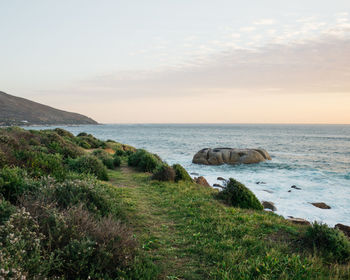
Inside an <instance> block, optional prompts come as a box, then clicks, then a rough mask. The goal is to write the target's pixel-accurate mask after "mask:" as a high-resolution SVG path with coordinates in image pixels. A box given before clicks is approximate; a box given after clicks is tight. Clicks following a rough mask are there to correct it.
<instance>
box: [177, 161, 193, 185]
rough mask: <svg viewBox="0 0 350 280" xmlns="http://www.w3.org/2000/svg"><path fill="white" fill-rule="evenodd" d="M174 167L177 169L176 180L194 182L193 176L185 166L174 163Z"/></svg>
mask: <svg viewBox="0 0 350 280" xmlns="http://www.w3.org/2000/svg"><path fill="white" fill-rule="evenodd" d="M173 169H174V171H175V182H178V181H187V182H192V178H191V176H190V175H189V174H188V173H187V171H186V169H185V168H183V167H182V166H181V165H180V164H174V165H173Z"/></svg>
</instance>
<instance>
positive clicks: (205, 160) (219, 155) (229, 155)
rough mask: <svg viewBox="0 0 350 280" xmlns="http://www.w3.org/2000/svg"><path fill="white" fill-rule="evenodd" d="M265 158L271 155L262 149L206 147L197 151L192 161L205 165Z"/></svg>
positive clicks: (267, 158)
mask: <svg viewBox="0 0 350 280" xmlns="http://www.w3.org/2000/svg"><path fill="white" fill-rule="evenodd" d="M265 160H271V157H270V155H269V154H268V152H266V151H265V150H264V149H232V148H215V149H209V148H206V149H202V150H200V151H199V152H197V153H196V154H195V155H194V157H193V160H192V162H193V163H198V164H206V165H220V164H224V163H227V164H239V163H245V164H250V163H259V162H262V161H265Z"/></svg>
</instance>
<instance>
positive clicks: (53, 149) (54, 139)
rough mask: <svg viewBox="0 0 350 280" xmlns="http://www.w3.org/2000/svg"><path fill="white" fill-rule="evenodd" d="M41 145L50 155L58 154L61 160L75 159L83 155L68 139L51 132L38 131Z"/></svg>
mask: <svg viewBox="0 0 350 280" xmlns="http://www.w3.org/2000/svg"><path fill="white" fill-rule="evenodd" d="M39 136H40V141H41V144H42V145H43V146H45V147H47V148H48V150H49V153H51V154H56V153H58V154H60V155H62V156H63V158H76V157H78V156H80V155H82V154H83V151H82V150H81V148H79V147H78V146H77V145H76V144H74V143H73V142H72V139H70V138H67V137H66V138H64V137H62V136H60V135H59V134H58V133H56V132H55V131H53V130H41V131H40V134H39Z"/></svg>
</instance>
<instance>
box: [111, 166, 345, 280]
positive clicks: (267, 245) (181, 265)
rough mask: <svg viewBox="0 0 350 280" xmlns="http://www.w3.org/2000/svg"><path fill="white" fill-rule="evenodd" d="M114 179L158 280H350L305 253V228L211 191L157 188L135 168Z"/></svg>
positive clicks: (116, 173) (194, 187)
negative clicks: (218, 197) (225, 200)
mask: <svg viewBox="0 0 350 280" xmlns="http://www.w3.org/2000/svg"><path fill="white" fill-rule="evenodd" d="M109 176H110V178H111V179H110V182H111V183H112V184H113V185H114V186H115V187H116V190H117V192H118V195H119V196H120V198H121V200H122V202H123V208H124V210H125V211H126V216H127V222H128V223H129V224H130V225H131V227H132V228H133V230H134V232H135V234H136V238H137V239H138V241H139V242H140V244H141V247H142V251H143V252H144V253H145V255H146V256H147V258H149V260H150V261H151V262H153V263H154V264H156V266H157V267H158V268H159V273H158V279H227V280H230V279H232V280H233V279H247V280H248V279H349V278H350V273H349V266H347V265H345V266H341V265H329V266H327V265H325V264H324V263H323V261H322V259H321V258H319V257H315V256H313V255H312V250H307V249H305V248H303V247H302V246H303V245H302V244H301V243H300V236H301V235H302V233H303V231H304V230H305V228H304V227H302V226H296V225H292V224H290V223H289V222H287V221H286V220H284V219H283V218H282V217H280V216H277V215H275V214H273V213H266V212H263V211H261V212H259V211H250V210H243V209H238V208H232V207H226V206H225V205H223V204H222V203H220V202H218V201H217V200H215V199H213V193H214V192H215V191H214V190H213V189H211V188H206V187H202V186H199V185H196V184H192V183H169V182H156V181H152V180H151V179H150V176H149V174H145V173H138V172H135V171H134V170H133V169H130V168H128V167H127V166H122V167H121V168H119V169H118V170H116V171H110V174H109ZM144 279H152V278H147V277H145V278H144ZM153 279H154V278H153Z"/></svg>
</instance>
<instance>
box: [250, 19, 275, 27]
mask: <svg viewBox="0 0 350 280" xmlns="http://www.w3.org/2000/svg"><path fill="white" fill-rule="evenodd" d="M275 23H276V21H275V20H274V19H271V18H265V19H260V20H257V21H254V24H255V25H272V24H275Z"/></svg>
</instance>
